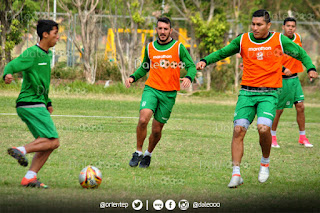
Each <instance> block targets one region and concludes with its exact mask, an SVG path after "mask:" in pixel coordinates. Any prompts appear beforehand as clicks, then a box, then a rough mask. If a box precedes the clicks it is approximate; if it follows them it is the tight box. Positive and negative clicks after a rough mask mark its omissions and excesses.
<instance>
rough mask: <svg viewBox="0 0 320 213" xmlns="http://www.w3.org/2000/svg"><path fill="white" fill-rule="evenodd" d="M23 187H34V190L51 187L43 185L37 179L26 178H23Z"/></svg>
mask: <svg viewBox="0 0 320 213" xmlns="http://www.w3.org/2000/svg"><path fill="white" fill-rule="evenodd" d="M21 185H22V186H24V187H33V188H43V189H48V188H49V187H48V186H47V185H45V184H44V183H41V182H40V181H39V180H38V179H37V177H34V178H31V179H27V178H25V177H23V178H22V181H21Z"/></svg>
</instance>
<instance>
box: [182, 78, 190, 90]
mask: <svg viewBox="0 0 320 213" xmlns="http://www.w3.org/2000/svg"><path fill="white" fill-rule="evenodd" d="M180 80H182V83H181V86H182V87H183V88H189V87H190V85H191V81H190V79H189V78H180Z"/></svg>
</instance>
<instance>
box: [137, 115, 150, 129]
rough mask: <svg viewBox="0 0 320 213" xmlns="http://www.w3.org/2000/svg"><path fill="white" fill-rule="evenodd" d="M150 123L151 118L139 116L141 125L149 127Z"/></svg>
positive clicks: (139, 124)
mask: <svg viewBox="0 0 320 213" xmlns="http://www.w3.org/2000/svg"><path fill="white" fill-rule="evenodd" d="M148 123H149V120H148V119H146V118H143V117H142V118H139V123H138V126H139V127H147V126H148Z"/></svg>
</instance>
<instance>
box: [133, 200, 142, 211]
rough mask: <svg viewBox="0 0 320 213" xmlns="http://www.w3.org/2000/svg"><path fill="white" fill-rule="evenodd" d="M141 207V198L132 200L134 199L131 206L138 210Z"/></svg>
mask: <svg viewBox="0 0 320 213" xmlns="http://www.w3.org/2000/svg"><path fill="white" fill-rule="evenodd" d="M142 207H143V203H142V201H141V200H134V201H133V202H132V208H133V209H134V210H140V209H142Z"/></svg>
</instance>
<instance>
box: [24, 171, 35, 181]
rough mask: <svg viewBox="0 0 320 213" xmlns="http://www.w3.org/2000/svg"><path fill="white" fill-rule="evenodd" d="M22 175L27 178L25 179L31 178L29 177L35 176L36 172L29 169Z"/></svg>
mask: <svg viewBox="0 0 320 213" xmlns="http://www.w3.org/2000/svg"><path fill="white" fill-rule="evenodd" d="M24 177H25V178H27V179H31V178H34V177H37V173H35V172H34V171H31V170H29V171H28V172H27V174H26V175H25V176H24Z"/></svg>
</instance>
